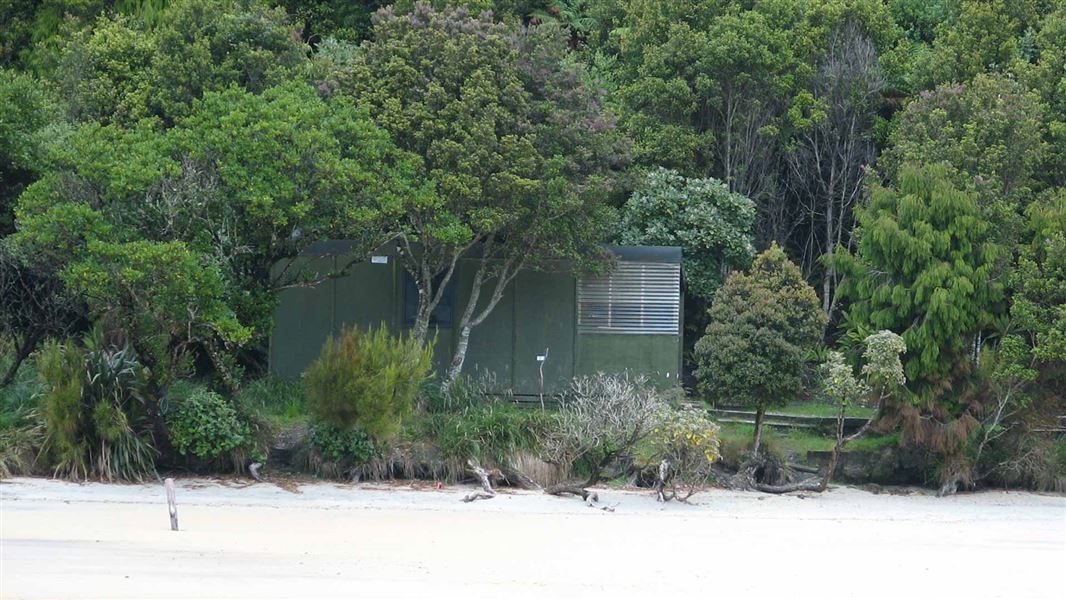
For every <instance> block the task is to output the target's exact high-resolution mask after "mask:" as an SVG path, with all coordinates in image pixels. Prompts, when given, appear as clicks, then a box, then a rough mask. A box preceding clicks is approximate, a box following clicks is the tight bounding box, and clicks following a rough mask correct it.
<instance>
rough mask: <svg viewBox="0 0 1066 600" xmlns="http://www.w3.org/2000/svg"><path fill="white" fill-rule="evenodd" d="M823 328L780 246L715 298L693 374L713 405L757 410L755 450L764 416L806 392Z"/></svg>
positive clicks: (813, 298)
mask: <svg viewBox="0 0 1066 600" xmlns="http://www.w3.org/2000/svg"><path fill="white" fill-rule="evenodd" d="M826 322H827V319H826V316H825V313H824V312H822V309H821V307H820V305H819V303H818V296H817V295H816V294H815V292H814V290H813V289H812V288H811V286H810V285H808V284H807V282H806V280H804V278H803V274H802V273H801V272H800V270H799V267H797V266H796V265H795V264H794V263H792V261H790V260H789V259H788V257H787V256H786V255H785V252H784V250H782V249H781V248H780V247H778V246H777V244H772V245H771V246H770V248H769V249H767V250H766V251H764V252H763V253H761V254H759V256H758V257H756V259H755V262H754V264H753V265H752V267H751V270H750V272H748V273H741V272H734V273H733V274H731V275H730V276H729V278H728V279H727V280H726V282H725V285H723V286H722V287H721V288H720V289H719V290H718V293H717V294H715V297H714V303H713V304H712V305H711V309H710V323H709V324H708V325H707V331H706V334H705V335H704V336H703V337H702V338H700V340H699V341H698V342H696V347H695V357H696V363H697V364H698V368H697V369H696V372H695V375H696V378H697V379H698V380H699V386H700V390H701V391H702V392H703V393H704V394H706V396H707V397H708V398H709V399H710V400H712V401H716V402H722V403H739V404H745V405H751V406H753V407H754V408H755V411H756V421H755V423H756V426H755V443H754V444H753V452H755V453H758V450H759V441H760V439H761V435H762V417H763V415H764V414H765V413H766V410H767V409H768V408H770V407H773V406H784V405H785V404H788V402H790V401H791V400H792V399H794V398H795V397H796V396H797V395H798V394H799V393H800V392H801V391H802V388H803V379H804V373H805V371H806V369H807V360H808V357H809V356H810V354H811V351H812V350H814V349H815V348H816V347H817V346H818V345H819V344H820V343H821V341H822V332H823V330H824V329H825V325H826Z"/></svg>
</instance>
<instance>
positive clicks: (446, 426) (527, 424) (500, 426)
mask: <svg viewBox="0 0 1066 600" xmlns="http://www.w3.org/2000/svg"><path fill="white" fill-rule="evenodd" d="M555 425H556V421H555V417H554V415H553V414H552V413H548V412H545V411H542V410H539V409H532V408H530V409H525V408H520V407H518V406H515V405H513V404H508V403H506V402H500V401H487V402H485V401H483V403H482V404H479V405H470V406H467V407H466V408H464V409H462V410H460V411H458V412H455V413H438V414H432V415H427V416H426V418H425V421H424V423H423V427H424V428H425V434H426V435H428V436H430V437H432V438H433V439H434V440H436V444H437V447H438V448H439V449H440V452H441V454H443V455H444V456H445V457H446V458H453V459H458V460H461V461H462V460H466V459H468V458H473V459H475V460H477V461H479V462H491V463H494V464H497V465H505V464H508V463H509V462H510V461H511V460H512V458H513V457H514V456H515V455H516V453H518V452H521V451H526V452H530V453H534V454H536V453H539V451H540V450H541V448H542V447H543V444H544V442H545V440H546V439H547V438H548V436H549V435H551V433H552V432H553V431H554V429H555Z"/></svg>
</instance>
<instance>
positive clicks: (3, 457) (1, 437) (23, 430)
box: [0, 415, 45, 479]
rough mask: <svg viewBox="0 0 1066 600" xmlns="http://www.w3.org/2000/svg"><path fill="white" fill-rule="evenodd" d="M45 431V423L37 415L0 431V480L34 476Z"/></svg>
mask: <svg viewBox="0 0 1066 600" xmlns="http://www.w3.org/2000/svg"><path fill="white" fill-rule="evenodd" d="M44 431H45V430H44V423H42V422H41V421H40V420H39V419H37V418H36V415H29V416H28V417H27V418H26V421H25V422H24V423H22V424H20V425H15V426H10V427H6V428H4V429H0V479H6V478H9V477H13V476H16V475H31V474H33V472H34V466H35V464H36V458H37V454H38V452H39V451H40V448H41V445H42V444H43V443H44Z"/></svg>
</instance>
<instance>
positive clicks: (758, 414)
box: [751, 406, 766, 456]
mask: <svg viewBox="0 0 1066 600" xmlns="http://www.w3.org/2000/svg"><path fill="white" fill-rule="evenodd" d="M764 416H766V407H764V406H759V407H757V408H756V409H755V441H754V442H752V445H751V455H752V456H758V455H759V444H760V442H762V422H763V417H764Z"/></svg>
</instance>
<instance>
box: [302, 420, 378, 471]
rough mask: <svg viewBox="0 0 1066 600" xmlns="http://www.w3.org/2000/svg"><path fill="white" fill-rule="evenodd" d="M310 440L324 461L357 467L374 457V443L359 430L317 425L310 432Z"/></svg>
mask: <svg viewBox="0 0 1066 600" xmlns="http://www.w3.org/2000/svg"><path fill="white" fill-rule="evenodd" d="M308 440H309V441H310V443H311V445H312V446H313V447H314V448H316V449H317V450H318V452H319V454H320V455H321V457H322V459H323V460H324V461H329V462H333V463H337V464H347V465H349V466H355V465H364V464H366V463H368V462H370V459H371V458H373V457H374V441H373V440H372V439H370V436H368V435H367V434H366V433H364V432H363V431H361V430H359V429H349V430H345V429H338V428H336V427H330V426H329V425H316V426H314V427H312V428H311V429H310V431H309V432H308Z"/></svg>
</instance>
